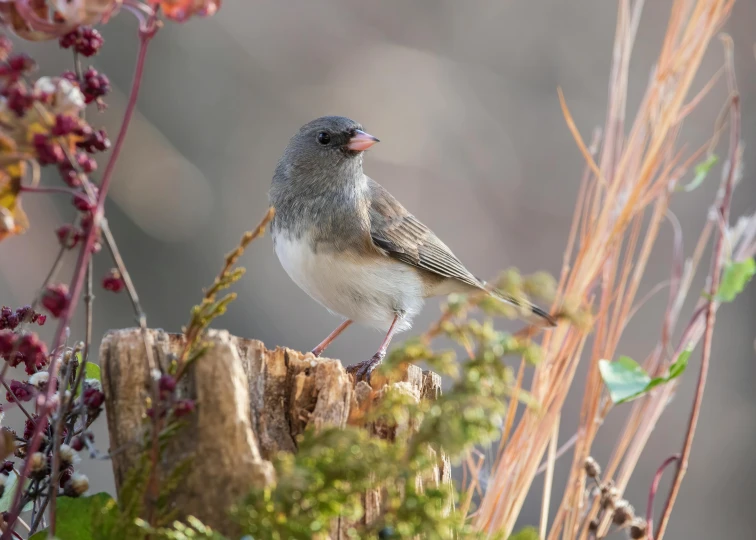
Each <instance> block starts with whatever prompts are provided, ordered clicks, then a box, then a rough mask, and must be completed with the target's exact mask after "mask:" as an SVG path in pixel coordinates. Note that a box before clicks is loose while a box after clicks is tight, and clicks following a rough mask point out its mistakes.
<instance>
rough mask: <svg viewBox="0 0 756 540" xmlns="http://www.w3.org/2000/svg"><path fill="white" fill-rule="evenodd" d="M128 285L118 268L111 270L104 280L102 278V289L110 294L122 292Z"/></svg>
mask: <svg viewBox="0 0 756 540" xmlns="http://www.w3.org/2000/svg"><path fill="white" fill-rule="evenodd" d="M125 286H126V284H125V283H124V281H123V276H121V273H120V272H119V271H118V269H116V268H111V269H110V272H108V273H107V274H106V275H105V277H104V278H102V288H103V289H105V290H106V291H110V292H114V293H117V292H121V291H122V290H123V288H124V287H125Z"/></svg>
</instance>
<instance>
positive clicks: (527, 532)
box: [507, 527, 541, 540]
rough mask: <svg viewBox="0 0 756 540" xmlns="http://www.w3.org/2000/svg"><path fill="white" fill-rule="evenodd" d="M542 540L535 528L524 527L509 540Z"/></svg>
mask: <svg viewBox="0 0 756 540" xmlns="http://www.w3.org/2000/svg"><path fill="white" fill-rule="evenodd" d="M540 538H541V537H540V536H538V530H537V529H536V528H535V527H524V528H522V529H520V530H519V531H517V532H516V533H513V534H512V535H510V537H509V538H508V539H507V540H540Z"/></svg>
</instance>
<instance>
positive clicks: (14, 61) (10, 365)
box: [0, 0, 220, 540]
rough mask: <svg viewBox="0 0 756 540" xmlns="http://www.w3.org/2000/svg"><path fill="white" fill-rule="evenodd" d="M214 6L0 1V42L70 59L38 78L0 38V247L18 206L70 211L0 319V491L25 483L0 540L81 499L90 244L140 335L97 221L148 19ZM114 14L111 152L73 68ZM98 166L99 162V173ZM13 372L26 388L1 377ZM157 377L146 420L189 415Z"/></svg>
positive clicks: (155, 23)
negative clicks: (44, 176) (73, 335)
mask: <svg viewBox="0 0 756 540" xmlns="http://www.w3.org/2000/svg"><path fill="white" fill-rule="evenodd" d="M219 7H220V1H219V0H215V1H171V0H163V1H158V0H0V24H2V26H3V27H4V28H5V29H6V30H7V31H9V32H11V33H13V34H15V35H16V36H18V37H19V38H21V39H24V40H29V41H51V42H53V43H56V42H57V45H58V46H59V47H60V48H62V49H66V50H69V51H71V53H72V60H73V62H72V65H71V69H69V70H66V71H62V72H60V73H58V74H54V75H48V74H45V75H42V76H38V74H37V63H36V62H35V61H34V59H33V58H31V57H30V56H29V55H27V54H25V53H23V52H19V51H15V50H14V47H13V45H12V43H11V41H10V40H9V39H8V37H7V36H4V35H0V241H2V240H4V239H6V238H8V237H9V236H13V235H18V234H21V233H23V232H24V231H25V230H26V229H27V228H28V227H29V221H28V219H27V216H26V214H25V213H24V211H23V208H22V204H21V199H22V198H25V197H35V196H40V194H50V196H53V197H58V196H61V195H63V196H65V197H67V198H68V199H69V201H70V204H71V206H70V212H71V214H72V216H73V217H72V219H71V220H70V221H69V222H68V223H62V224H60V225H59V226H57V228H56V229H55V231H54V234H55V235H56V237H57V240H58V242H59V244H60V251H59V254H58V256H57V258H56V259H55V260H54V261H53V262H52V266H53V271H51V272H50V277H48V279H47V281H46V282H45V283H42V284H41V285H40V287H39V292H38V293H37V295H36V298H35V299H34V302H33V303H32V304H31V305H30V306H25V307H21V308H18V309H11V308H8V307H3V308H2V310H1V311H0V359H2V362H1V365H0V368H1V369H0V383H2V385H3V386H4V388H5V391H6V395H5V397H6V401H7V404H5V405H4V408H5V409H6V410H7V409H8V408H10V407H16V408H19V409H21V410H22V411H23V413H24V415H25V416H26V421H25V424H24V426H23V435H22V436H21V435H17V434H16V433H15V432H14V431H13V430H11V429H10V428H2V430H1V431H0V434H1V435H2V437H0V460H2V459H5V458H9V457H10V456H15V459H17V460H18V461H15V462H14V461H13V460H11V459H6V460H5V461H4V462H3V464H2V468H1V470H0V473H2V474H0V490H2V489H3V486H6V485H9V481H6V480H5V479H6V478H8V477H9V476H10V475H15V476H14V479H13V482H14V483H16V477H17V476H20V477H21V478H20V479H18V480H19V481H21V480H24V481H25V483H21V484H18V485H23V486H24V488H23V489H16V490H15V492H14V493H13V494H12V501H10V502H9V504H8V506H6V510H7V511H6V512H4V514H3V517H4V519H3V520H2V521H0V531H2V537H1V538H2V540H8V539H9V538H10V535H11V534H13V535H15V536H17V537H19V536H18V532H17V530H16V528H17V525H18V523H17V519H18V517H19V514H20V512H21V511H22V509H25V508H28V507H30V508H31V509H32V515H31V523H30V524H29V525H28V528H29V529H30V531H29V534H30V535H31V534H33V533H34V532H35V531H36V530H37V529H39V528H40V527H43V526H49V533H50V535H51V536H54V535H55V526H56V525H55V524H56V522H57V519H56V508H57V504H56V500H57V498H58V496H59V495H60V496H66V497H80V496H81V495H83V494H84V493H85V492H86V491H87V490H88V488H89V482H88V480H87V478H86V476H84V475H82V474H81V473H80V472H77V471H76V470H75V469H74V467H75V466H76V464H77V462H78V456H77V453H78V452H82V451H88V452H89V453H90V454H92V455H98V454H99V452H98V450H97V449H96V448H95V446H94V438H93V436H92V434H91V432H90V431H89V426H90V425H91V424H92V422H94V421H95V420H96V419H97V418H98V417H99V416H100V414H101V413H102V410H103V407H104V405H105V396H104V394H103V391H102V388H101V384H100V382H99V369H98V368H97V366H93V365H92V364H91V363H90V362H89V353H90V350H91V348H92V343H91V341H92V336H91V319H92V305H93V294H92V290H91V287H92V285H91V283H92V282H93V280H92V275H91V273H92V258H93V257H94V255H96V254H98V253H100V252H101V248H102V245H104V244H107V245H108V248H109V249H108V253H109V254H110V255H111V256H112V259H113V266H114V268H112V269H111V270H110V271H109V272H108V273H107V274H106V275H105V276H104V277H103V278H102V281H101V286H102V288H103V289H104V290H107V291H111V292H120V291H122V290H127V291H129V294H130V296H131V297H132V298H131V300H132V304H133V305H134V306H135V309H136V310H137V316H138V318H139V319H140V322H141V324H142V325H144V316H143V315H142V313H141V308H139V307H138V299H136V296H135V295H134V294H133V292H132V291H133V286H132V285H130V284H131V281H130V278H129V277H128V273H127V271H126V268H125V265H124V263H123V261H122V260H121V257H120V255H119V251H118V248H117V246H116V244H115V241H114V240H113V236H112V234H111V233H110V231H109V229H107V223H106V222H105V221H104V220H103V214H104V201H105V198H106V196H107V191H108V187H109V185H110V180H111V178H112V174H113V170H114V164H115V162H116V160H117V159H118V156H119V153H120V149H121V146H122V144H123V140H124V139H125V134H126V132H127V130H128V127H129V123H130V120H131V117H132V116H133V112H134V106H135V103H136V99H137V90H138V87H139V81H140V79H141V76H142V72H143V66H144V61H145V54H146V51H147V46H148V44H149V42H150V40H151V39H152V38H153V37H154V35H155V33H156V32H157V30H158V29H159V28H160V26H161V25H162V22H161V21H160V20H159V18H158V17H159V14H160V13H162V14H163V15H164V16H165V18H167V19H168V20H174V21H179V22H181V21H185V20H187V19H189V18H190V17H194V16H200V17H201V16H207V15H212V14H213V13H215V12H216V11H217V9H218V8H219ZM122 12H129V13H131V14H133V15H135V16H136V18H137V20H138V22H139V26H138V28H139V43H140V54H139V57H138V58H137V70H136V75H135V84H134V87H133V89H132V92H131V93H130V95H129V101H128V105H127V108H126V112H125V114H124V118H123V122H122V125H121V128H120V131H119V134H118V137H117V138H116V139H115V142H111V140H110V137H109V135H108V133H106V131H105V130H104V129H102V128H101V127H100V126H97V123H98V116H97V114H96V113H97V112H98V111H101V110H103V109H104V108H105V107H106V105H107V104H106V100H107V97H108V94H109V92H110V90H111V84H110V80H109V78H108V77H107V75H106V74H105V73H103V72H102V71H100V70H99V69H96V68H94V67H92V66H86V65H85V66H82V60H85V59H90V58H92V57H95V56H96V55H97V54H98V53H99V52H100V51H101V50H102V47H103V46H104V45H105V38H104V36H103V33H104V32H103V31H102V29H100V28H97V29H96V28H94V27H93V26H94V25H102V24H105V23H107V22H108V21H109V20H110V18H111V17H113V16H114V15H116V14H118V13H122ZM107 151H109V153H108V154H107V155H106V154H105V153H106V152H107ZM103 158H107V162H105V163H103V162H102V160H103ZM42 168H47V169H51V170H54V171H55V172H56V173H57V174H56V175H54V177H53V183H52V184H51V185H40V184H41V169H42ZM95 171H103V172H102V174H101V175H100V181H99V183H96V182H94V181H93V179H92V178H90V175H91V174H92V173H94V172H95ZM65 251H73V252H75V253H76V257H77V262H76V266H75V270H74V274H73V277H72V279H71V280H70V281H69V282H67V281H65V280H61V281H57V280H53V276H55V275H56V274H57V268H58V266H59V265H60V261H61V257H62V256H63V254H64V252H65ZM87 276H89V279H86V278H87ZM87 284H88V285H87ZM129 287H131V289H129ZM85 288H86V289H87V291H86V294H85ZM82 300H84V301H85V313H86V316H87V319H88V324H87V333H86V336H85V339H84V341H83V342H81V343H79V344H77V345H76V346H75V347H68V346H66V343H67V340H68V339H69V338H68V334H69V333H70V329H69V326H70V322H71V318H72V316H73V313H74V311H75V309H76V308H77V307H78V305H79V304H80V303H81V302H82ZM40 310H44V312H45V314H43V313H40ZM48 314H49V315H48ZM48 316H51V317H53V318H54V319H56V320H55V323H56V328H55V335H54V337H53V338H52V341H51V342H50V343H49V344H47V343H45V342H44V341H43V340H42V339H41V338H40V337H39V336H38V335H37V334H36V333H35V332H34V327H35V326H42V325H43V324H45V321H46V318H47V317H48ZM22 365H23V367H24V368H25V372H26V377H23V376H21V375H20V372H19V374H14V373H13V372H11V371H10V370H12V369H14V368H17V367H21V366H22ZM166 377H168V378H170V377H171V376H170V375H166ZM168 378H167V379H162V380H161V382H160V392H159V394H160V396H161V397H160V398H159V399H156V400H155V401H154V404H153V406H154V407H155V409H156V410H157V411H159V413H160V414H159V415H158V416H160V415H162V416H164V417H165V416H167V417H170V418H179V417H181V416H185V415H188V414H191V413H192V411H193V410H194V404H193V403H192V402H190V401H186V400H182V399H180V398H178V397H176V395H175V393H174V391H173V390H174V389H175V382H174V383H171V382H170V380H169V379H168ZM0 417H2V413H0ZM58 517H60V516H58Z"/></svg>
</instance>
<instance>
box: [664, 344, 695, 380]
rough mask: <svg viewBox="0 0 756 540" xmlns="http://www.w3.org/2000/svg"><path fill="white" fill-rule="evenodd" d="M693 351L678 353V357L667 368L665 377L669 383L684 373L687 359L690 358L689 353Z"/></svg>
mask: <svg viewBox="0 0 756 540" xmlns="http://www.w3.org/2000/svg"><path fill="white" fill-rule="evenodd" d="M691 352H693V351H683V352H681V353H680V356H678V357H677V360H675V361H674V362H673V363H672V365H671V366H669V376H667V381H671V380H672V379H674V378H675V377H679V376H680V375H682V373H683V371H685V368H687V367H688V359H689V358H690V353H691Z"/></svg>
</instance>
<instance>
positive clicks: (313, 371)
mask: <svg viewBox="0 0 756 540" xmlns="http://www.w3.org/2000/svg"><path fill="white" fill-rule="evenodd" d="M206 340H207V341H208V342H209V344H210V348H209V350H208V352H207V353H206V354H205V355H204V356H203V357H202V358H201V359H200V360H199V361H197V362H195V363H194V364H193V365H192V366H191V367H190V369H189V370H188V371H187V374H186V377H184V379H183V380H182V384H181V387H180V388H179V394H180V396H181V397H182V398H188V399H193V400H195V402H196V412H195V413H193V414H190V415H188V416H187V417H186V418H187V425H186V426H185V427H183V428H182V429H180V430H179V431H178V433H177V434H176V435H175V437H173V438H172V439H171V441H170V443H169V444H168V446H167V448H166V449H165V450H164V451H163V453H162V458H161V463H160V465H159V466H160V474H161V476H162V477H164V478H165V477H166V476H167V475H168V474H169V473H170V471H172V470H174V468H175V467H176V465H177V464H179V463H182V462H187V460H190V461H188V463H190V466H188V468H187V472H186V473H185V474H183V475H182V476H181V478H180V479H179V481H178V486H177V488H176V489H175V490H174V491H173V492H172V495H171V497H170V501H169V505H170V506H171V507H172V509H174V510H175V511H176V512H177V516H178V518H182V517H186V516H189V515H193V516H195V517H197V518H198V519H200V520H201V521H202V522H204V523H206V524H207V525H209V526H211V527H213V528H215V529H217V530H219V531H220V532H223V533H225V534H234V533H235V532H236V531H235V530H234V528H233V526H231V525H230V524H229V520H228V519H227V518H226V516H227V512H228V509H229V508H230V507H231V505H232V504H233V503H235V502H237V501H238V500H239V499H240V498H241V497H243V496H244V495H245V494H246V493H248V492H249V491H250V489H251V487H252V486H264V485H268V484H270V483H272V482H274V480H275V471H274V469H273V467H272V464H271V462H270V460H271V458H272V456H273V455H275V453H276V452H278V451H286V452H296V450H297V436H298V435H299V434H301V433H302V432H303V431H304V430H305V429H307V428H310V427H312V428H314V429H319V428H321V427H323V426H341V427H343V426H345V425H346V424H347V423H350V424H353V425H363V426H364V427H365V429H369V430H371V432H372V433H373V434H374V435H375V436H384V437H385V436H386V434H385V433H381V430H377V429H376V428H375V426H371V425H365V424H364V422H363V420H362V416H363V414H362V413H363V412H364V410H365V408H366V407H368V406H369V401H370V400H371V399H374V398H375V395H376V394H375V392H374V390H372V389H371V388H370V387H369V386H368V385H367V384H366V383H364V382H363V383H359V384H358V385H357V386H354V384H353V382H352V379H351V377H350V376H349V375H348V374H347V373H346V371H345V370H344V368H343V366H342V365H341V362H339V361H338V360H333V359H328V358H315V357H314V356H313V355H312V354H311V353H306V354H305V353H301V352H298V351H294V350H291V349H287V348H282V347H278V348H276V349H274V350H269V349H266V348H265V346H264V345H263V343H262V342H260V341H257V340H251V339H244V338H239V337H235V336H232V335H231V334H229V333H228V332H226V331H223V330H212V331H210V332H208V334H207V336H206ZM147 341H148V343H149V344H151V347H152V351H153V355H152V356H153V358H154V360H155V362H156V363H157V364H158V365H159V367H160V368H161V369H162V370H165V369H166V368H167V366H168V365H169V364H170V362H171V360H172V359H173V358H175V357H176V356H177V355H178V354H179V353H180V351H181V349H182V347H183V345H184V337H183V335H181V334H169V333H166V332H164V331H162V330H149V332H148V339H147ZM100 363H101V367H102V379H103V381H102V382H103V390H104V392H105V399H106V402H105V405H106V414H107V421H108V429H109V433H110V451H111V454H112V456H113V459H112V462H113V471H114V474H115V481H116V490H117V491H118V492H119V493H120V491H121V489H122V488H123V485H124V481H125V480H126V479H127V478H128V474H129V471H131V470H132V469H133V468H134V467H135V465H136V464H137V460H138V459H139V455H140V452H141V449H142V444H141V443H142V441H143V440H144V430H145V428H146V426H147V425H148V423H147V422H145V416H146V414H147V410H148V408H149V405H150V403H149V398H150V395H151V391H150V385H151V384H152V382H151V381H152V379H151V378H152V377H155V376H156V374H155V373H150V369H149V367H148V361H147V355H146V349H145V342H144V339H143V336H142V334H141V332H140V330H139V329H125V330H117V331H111V332H109V333H108V334H107V335H106V336H105V337H104V339H103V341H102V344H101V347H100ZM373 379H374V380H373V385H374V387H375V388H379V389H380V388H384V389H385V385H386V384H387V382H386V381H383V380H380V378H379V377H377V376H374V378H373ZM391 384H393V385H398V387H399V388H400V389H402V390H403V391H406V392H408V393H410V394H411V395H412V396H413V397H415V398H416V399H418V400H419V399H435V398H436V396H437V395H438V394H439V393H440V391H441V380H440V377H439V376H438V375H436V374H434V373H431V372H423V371H422V370H420V368H418V367H416V366H408V367H407V369H406V372H405V373H404V376H403V377H402V379H401V380H400V381H397V382H394V383H391ZM378 395H380V390H379V392H378ZM422 481H423V482H432V483H434V484H435V485H439V484H440V483H450V482H451V468H450V465H449V461H448V459H447V458H446V457H445V456H442V457H441V458H440V459H439V466H438V467H437V469H436V470H435V471H434V472H433V474H432V475H431V477H430V478H426V479H423V480H422ZM364 502H365V515H364V516H363V518H362V520H363V522H366V523H370V522H372V521H373V520H375V519H377V518H378V517H379V516H380V511H381V494H380V492H379V491H378V490H371V491H370V492H369V493H366V494H365V498H364ZM349 526H350V524H348V523H346V522H344V523H342V522H341V521H340V520H339V521H338V522H337V523H335V524H334V525H333V527H332V530H331V537H332V538H334V539H338V538H344V537H346V536H345V533H346V530H347V529H348V527H349Z"/></svg>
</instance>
